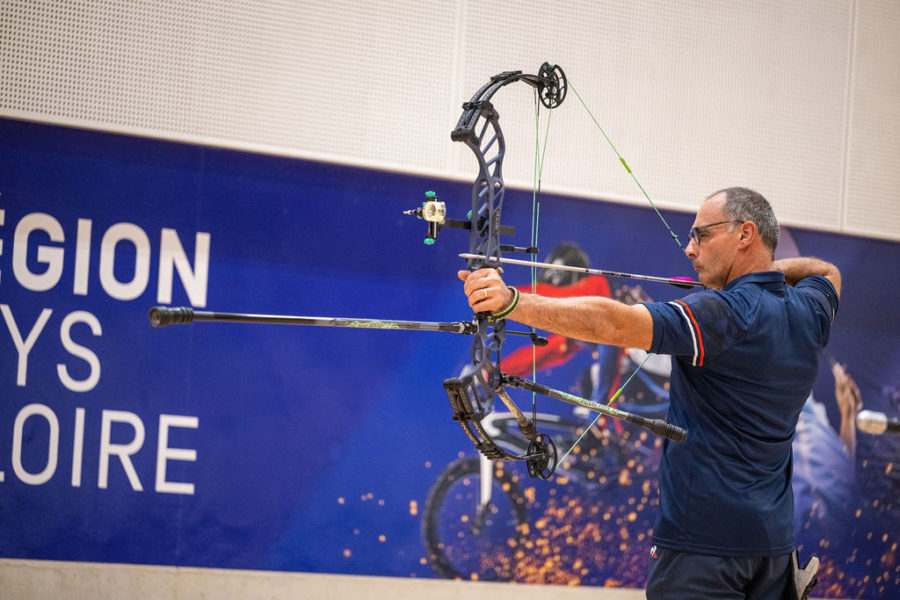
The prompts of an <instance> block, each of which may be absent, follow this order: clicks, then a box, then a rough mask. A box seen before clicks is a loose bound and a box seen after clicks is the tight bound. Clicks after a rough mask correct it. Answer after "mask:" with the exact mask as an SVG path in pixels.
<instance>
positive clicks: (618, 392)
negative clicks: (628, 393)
mask: <svg viewBox="0 0 900 600" xmlns="http://www.w3.org/2000/svg"><path fill="white" fill-rule="evenodd" d="M566 84H567V85H568V87H569V89H571V90H572V91H573V92H574V93H575V97H576V98H578V101H579V102H580V103H581V106H582V107H584V110H585V111H586V112H587V114H588V116H589V117H590V118H591V120H592V121H593V122H594V125H596V126H597V129H599V130H600V133H601V134H602V135H603V139H605V140H606V143H607V144H609V147H610V148H611V149H612V151H613V153H615V155H616V158H618V159H619V162H620V163H621V164H622V166H623V167H625V170H626V171H627V172H628V175H630V176H631V179H632V180H633V181H634V183H635V185H637V187H638V189H639V190H640V191H641V194H643V196H644V198H645V199H646V200H647V202H649V203H650V206H651V207H652V208H653V211H654V212H655V213H656V216H658V217H659V220H660V221H662V223H663V225H665V227H666V229H667V230H668V232H669V235H670V236H672V239H673V240H675V244H676V245H677V246H678V248H679V249H680V250H681V253H682V255H685V254H684V252H685V248H684V246H683V245H682V244H681V240H679V239H678V234H677V233H675V232H674V231H673V230H672V228H671V227H670V226H669V223H668V221H666V218H665V217H663V215H662V213H661V212H659V209H658V208H657V207H656V204H655V203H654V202H653V199H652V198H650V194H648V193H647V190H645V189H644V186H643V185H641V182H640V181H638V178H637V176H636V175H635V174H634V172H633V171H632V170H631V167H629V166H628V163H627V162H626V161H625V157H623V156H622V154H621V153H619V150H618V149H617V148H616V145H615V144H614V143H613V141H612V139H610V137H609V136H608V135H607V134H606V131H605V130H604V129H603V126H602V125H600V122H599V121H598V120H597V118H596V117H595V116H594V113H593V112H591V109H590V108H589V107H588V105H587V103H586V102H585V101H584V99H583V98H582V97H581V94H579V93H578V90H577V89H576V88H575V86H574V85H573V84H572V79H571V78H570V77H568V76H566ZM685 256H686V255H685ZM532 269H534V267H532ZM651 356H653V353H651V352H648V353H647V356H646V358H644V360H643V361H642V362H641V364H639V365H638V366H637V368H636V369H635V370H634V371H633V372H632V373H631V375H629V376H628V379H626V380H625V383H623V384H622V385H621V386H620V387H619V389H618V390H616V392H615V393H614V394H613V395H612V396H611V397H610V399H609V401H608V402H607V405H610V404H612V403H613V402H614V401H615V400H616V398H618V397H619V395H621V394H622V392H623V391H624V390H625V387H626V386H628V384H629V383H630V382H631V380H632V379H634V376H635V375H637V374H638V371H640V370H641V369H642V368H643V367H644V364H645V363H646V362H647V361H648V360H649V359H650V357H651ZM601 416H603V413H598V414H597V416H596V417H595V418H594V420H593V421H592V422H591V424H590V425H589V426H588V427H587V428H586V429H585V430H584V431H583V432H581V435H580V436H578V439H577V440H575V443H574V444H572V446H571V447H570V448H569V449H568V450H567V451H566V452H565V454H563V457H562V458H561V459H559V461H558V464H562V463H563V462H564V461H565V460H566V458H567V457H568V456H569V454H571V453H572V451H573V450H574V449H575V447H576V446H578V444H580V443H581V440H582V439H584V436H585V435H587V432H588V431H590V430H591V429H593V428H594V425H596V424H597V421H599V420H600V417H601Z"/></svg>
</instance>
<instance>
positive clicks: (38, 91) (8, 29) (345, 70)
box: [0, 0, 456, 169]
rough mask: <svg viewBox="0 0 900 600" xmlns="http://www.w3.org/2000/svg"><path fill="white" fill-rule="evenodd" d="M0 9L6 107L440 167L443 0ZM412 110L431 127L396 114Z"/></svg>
mask: <svg viewBox="0 0 900 600" xmlns="http://www.w3.org/2000/svg"><path fill="white" fill-rule="evenodd" d="M0 10H2V11H3V12H2V21H3V24H4V25H3V33H2V36H3V37H2V50H0V60H2V70H3V80H4V85H3V91H2V95H0V105H2V107H3V110H4V111H5V112H6V113H7V114H9V113H12V114H14V115H15V114H24V115H38V116H41V117H44V116H46V117H50V118H51V119H55V118H63V119H70V120H73V121H76V122H79V123H84V124H87V125H93V126H101V127H103V128H113V129H119V130H136V131H138V132H144V133H151V134H158V135H163V136H165V137H176V138H183V137H185V136H187V137H191V138H197V139H199V140H200V141H210V142H213V143H216V142H219V143H224V144H229V145H232V144H238V145H244V146H250V147H256V146H260V147H261V148H262V149H264V150H271V151H284V152H294V151H297V152H302V153H305V154H307V155H316V156H318V155H331V156H333V157H345V158H350V159H357V160H373V161H386V162H390V163H394V164H396V165H410V166H414V167H416V168H423V167H424V168H432V169H434V168H444V166H445V163H446V152H445V151H444V150H443V149H444V147H445V146H446V131H445V130H446V129H447V125H446V122H447V121H448V119H449V115H448V111H447V102H448V98H450V97H451V94H450V85H451V82H452V79H451V77H449V76H448V72H447V71H448V69H447V65H448V64H449V58H448V57H449V56H452V54H453V43H454V41H455V17H456V12H455V10H454V8H453V7H452V5H446V4H444V3H434V4H423V3H421V2H416V1H407V2H401V1H393V2H391V3H390V4H389V5H385V4H378V3H362V2H355V1H343V2H341V1H333V0H332V1H329V2H327V3H325V2H318V3H317V2H312V3H309V2H294V1H293V0H287V1H282V2H275V1H270V2H263V3H255V2H254V3H246V2H227V1H221V0H219V1H209V2H167V1H159V0H157V1H142V2H110V1H96V0H92V1H87V0H80V1H79V0H75V1H69V2H36V1H33V0H32V1H26V0H22V1H12V2H4V3H3V5H2V9H0ZM398 17H400V18H398ZM417 112H420V113H422V114H426V115H438V118H437V120H435V119H431V120H430V122H437V123H440V125H441V126H440V127H439V128H435V129H434V130H428V129H426V130H424V131H423V130H422V129H421V128H420V127H416V126H413V125H411V124H410V123H409V119H410V115H412V114H415V113H417ZM439 134H444V135H439ZM423 144H424V146H423Z"/></svg>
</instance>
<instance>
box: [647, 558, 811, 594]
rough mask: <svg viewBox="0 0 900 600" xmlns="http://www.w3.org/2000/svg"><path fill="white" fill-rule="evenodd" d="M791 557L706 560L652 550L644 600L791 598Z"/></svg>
mask: <svg viewBox="0 0 900 600" xmlns="http://www.w3.org/2000/svg"><path fill="white" fill-rule="evenodd" d="M788 586H793V579H792V577H791V555H790V554H785V555H783V556H764V557H735V556H708V555H705V554H691V553H689V552H679V551H677V550H668V549H666V548H656V547H655V548H654V550H653V552H651V555H650V570H649V572H648V573H647V599H648V600H694V599H701V598H702V599H704V600H712V599H723V600H725V599H727V600H732V599H733V600H782V599H783V598H790V597H791V595H790V594H791V593H792V592H791V591H790V590H791V588H789V587H788Z"/></svg>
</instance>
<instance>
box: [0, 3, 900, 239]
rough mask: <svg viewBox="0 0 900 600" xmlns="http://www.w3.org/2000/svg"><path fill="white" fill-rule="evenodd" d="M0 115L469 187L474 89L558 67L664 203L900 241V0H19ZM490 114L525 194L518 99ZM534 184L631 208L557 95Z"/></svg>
mask: <svg viewBox="0 0 900 600" xmlns="http://www.w3.org/2000/svg"><path fill="white" fill-rule="evenodd" d="M0 25H2V30H0V81H2V84H0V115H5V116H10V117H15V118H25V119H34V120H40V121H49V122H55V123H68V124H76V125H79V126H87V127H92V128H98V129H107V130H113V131H122V132H133V133H140V134H144V135H151V136H159V137H163V138H168V139H176V140H188V141H199V142H203V143H212V144H216V145H223V146H229V147H239V148H247V149H252V150H259V151H262V152H272V153H278V154H285V155H290V156H301V157H310V158H321V159H325V160H335V161H340V162H351V163H356V164H368V165H375V166H380V167H384V168H390V169H399V170H404V171H411V172H417V173H425V174H434V175H438V176H445V177H453V178H464V179H468V178H471V177H472V175H473V174H474V160H473V158H472V157H471V156H470V155H469V153H468V151H467V150H466V149H465V148H463V147H462V145H461V144H454V143H451V142H450V140H449V132H450V130H451V129H452V127H453V125H454V124H455V122H456V119H457V117H458V115H459V107H460V105H461V103H462V102H463V101H464V100H467V99H468V98H469V97H470V96H471V95H472V93H473V92H474V91H475V90H476V89H477V88H478V87H479V86H480V85H481V84H482V83H483V82H485V81H486V80H487V79H488V77H490V76H491V75H493V74H496V73H498V72H501V71H504V70H514V69H522V70H525V71H531V72H535V71H536V70H537V69H538V67H539V66H540V64H541V63H542V62H543V61H545V60H548V61H550V62H552V63H558V64H559V65H561V66H562V67H563V68H564V69H565V70H566V73H567V74H568V75H569V77H570V78H571V80H572V82H573V83H574V85H575V86H576V88H577V89H578V91H579V92H580V93H581V95H582V97H583V98H584V99H585V101H586V102H587V103H588V104H589V106H590V107H591V109H592V111H593V112H594V113H595V114H596V116H597V117H598V118H599V120H600V122H601V124H603V126H604V127H605V129H606V131H607V133H608V134H609V136H610V137H611V138H612V139H613V141H614V142H615V144H616V145H617V147H618V149H619V151H620V152H621V153H622V155H623V156H624V157H625V158H626V159H627V160H628V163H629V164H630V165H631V167H632V168H633V170H634V172H635V174H636V175H637V177H638V179H639V180H640V182H641V183H642V184H643V186H644V187H645V188H646V189H647V191H648V193H649V194H650V196H651V197H652V198H653V199H654V200H656V201H657V203H658V204H660V205H662V206H666V207H671V208H679V209H684V210H693V209H694V208H695V207H696V206H697V204H698V203H699V201H700V200H701V199H702V197H703V196H705V195H706V194H708V193H710V192H712V191H714V190H716V189H719V188H721V187H725V186H729V185H745V186H749V187H754V188H756V189H758V190H759V191H760V192H762V193H763V194H764V195H766V196H767V197H769V199H770V200H771V201H772V203H773V204H774V205H775V208H776V212H777V214H779V216H780V217H781V220H782V221H783V222H784V223H786V224H793V225H801V226H806V227H810V228H816V229H823V230H830V231H840V232H847V233H856V234H863V235H870V236H875V237H882V238H887V239H895V240H900V212H898V211H897V210H896V209H897V208H898V207H900V192H898V190H900V69H898V68H897V64H898V57H900V36H898V35H897V31H900V3H898V2H895V1H894V0H880V1H879V0H828V1H824V0H823V1H817V2H809V1H808V0H791V1H787V2H786V1H784V0H758V1H756V2H752V3H747V2H724V1H723V2H707V1H690V2H688V1H680V2H671V1H670V0H639V1H625V0H615V1H613V0H606V1H597V0H583V1H582V0H570V1H564V2H543V3H535V2H523V1H509V0H507V1H499V0H498V1H493V2H477V1H473V0H470V1H466V0H457V1H456V2H447V1H418V0H394V1H385V0H383V1H380V2H358V1H353V0H328V1H324V0H314V1H304V2H296V1H294V0H271V1H267V2H229V1H227V0H207V1H204V2H170V1H164V0H144V1H142V2H122V1H114V0H71V1H68V2H65V3H61V2H53V1H50V0H45V1H41V0H16V1H9V2H3V3H2V5H0ZM495 98H496V102H495V104H496V105H497V107H498V110H499V111H500V113H501V115H502V123H503V125H504V129H505V131H506V132H507V137H508V140H509V142H510V150H509V154H508V156H507V161H506V168H505V174H506V177H507V180H508V181H510V182H512V183H514V184H518V185H520V186H524V187H529V186H531V182H532V166H531V165H532V164H533V151H532V148H533V147H534V130H535V127H534V119H533V108H532V104H533V103H532V97H531V92H530V88H528V87H527V86H525V85H521V84H518V85H517V86H510V87H509V88H507V89H504V90H503V91H501V92H500V93H499V94H498V95H497V96H496V97H495ZM548 148H549V149H548V159H547V163H546V167H545V169H544V184H543V188H544V189H545V190H550V191H559V192H565V193H570V194H574V195H580V196H585V197H588V198H605V199H614V200H622V201H624V202H634V203H640V204H644V203H645V200H643V199H642V198H641V197H640V193H639V190H638V188H637V187H636V185H635V184H634V182H633V181H631V179H630V178H629V177H628V174H627V173H626V172H625V171H624V169H623V168H622V167H621V165H619V163H618V162H617V160H616V159H615V156H614V155H613V153H612V151H611V150H610V149H609V148H608V147H607V146H606V143H605V142H604V141H603V139H602V137H601V136H600V135H599V133H598V132H597V131H596V129H594V126H593V124H592V123H591V122H590V120H589V119H588V117H587V116H586V113H585V111H584V110H583V109H582V108H581V107H580V106H579V105H578V100H577V98H575V97H574V95H573V94H571V93H570V97H569V99H568V100H567V101H566V103H565V104H564V105H563V106H562V107H561V108H560V110H558V111H556V113H555V114H554V117H553V122H552V125H551V131H550V143H549V146H548Z"/></svg>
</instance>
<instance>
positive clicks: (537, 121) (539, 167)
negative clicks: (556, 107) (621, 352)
mask: <svg viewBox="0 0 900 600" xmlns="http://www.w3.org/2000/svg"><path fill="white" fill-rule="evenodd" d="M552 116H553V110H552V109H547V125H546V128H545V130H544V143H543V147H542V146H541V102H540V92H539V90H538V89H537V88H535V89H534V176H533V181H532V189H531V244H530V245H531V247H532V248H537V247H538V233H539V228H540V216H541V180H542V178H543V174H544V159H545V158H546V156H547V140H548V138H549V137H550V118H551V117H552ZM537 261H538V257H537V255H536V254H532V255H531V262H533V263H534V262H537ZM537 273H538V268H537V267H536V266H534V265H532V266H531V293H532V294H537ZM530 329H531V332H532V333H535V331H536V330H535V328H534V327H531V328H530ZM531 378H532V380H534V381H535V382H537V347H536V346H535V345H534V344H532V345H531ZM531 417H532V422H534V423H535V425H536V424H537V392H534V391H532V392H531Z"/></svg>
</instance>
